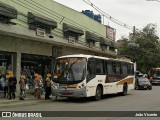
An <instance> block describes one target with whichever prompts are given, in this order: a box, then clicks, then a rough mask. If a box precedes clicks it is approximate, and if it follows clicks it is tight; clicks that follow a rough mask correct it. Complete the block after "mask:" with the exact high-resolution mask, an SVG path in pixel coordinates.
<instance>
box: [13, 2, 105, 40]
mask: <svg viewBox="0 0 160 120" xmlns="http://www.w3.org/2000/svg"><path fill="white" fill-rule="evenodd" d="M11 1H13V2H14V3H16V4H19V5H20V6H23V7H25V8H27V9H29V10H31V9H32V10H31V11H34V12H35V13H37V11H39V12H40V13H43V14H45V15H47V16H48V17H50V18H53V19H56V20H57V21H62V20H63V21H66V22H68V23H70V25H72V26H74V27H80V28H83V29H84V30H87V31H90V32H92V33H94V34H96V35H99V36H101V37H104V38H105V37H106V36H104V35H102V34H99V33H97V32H95V31H94V30H91V29H89V28H87V27H86V26H83V25H81V24H79V23H77V22H75V21H73V20H71V19H69V18H67V17H65V16H63V15H61V14H59V13H56V12H55V11H53V10H51V9H49V8H47V7H45V6H43V5H41V4H39V3H37V2H35V1H33V0H29V1H28V0H24V1H25V2H26V3H28V5H27V4H26V3H25V2H24V1H21V0H17V1H19V2H17V1H15V0H11ZM33 6H34V7H33ZM36 8H38V9H40V10H42V11H40V10H38V9H36ZM33 9H34V10H33ZM35 10H36V11H35ZM55 17H56V18H55ZM60 24H63V22H60Z"/></svg>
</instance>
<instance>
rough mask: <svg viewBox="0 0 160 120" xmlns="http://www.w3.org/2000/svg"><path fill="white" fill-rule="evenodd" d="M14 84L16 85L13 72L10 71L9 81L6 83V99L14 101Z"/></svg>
mask: <svg viewBox="0 0 160 120" xmlns="http://www.w3.org/2000/svg"><path fill="white" fill-rule="evenodd" d="M16 84H17V79H16V78H15V76H14V75H13V72H12V71H10V72H9V81H8V85H9V98H8V99H12V98H13V99H15V97H16V95H15V91H16Z"/></svg>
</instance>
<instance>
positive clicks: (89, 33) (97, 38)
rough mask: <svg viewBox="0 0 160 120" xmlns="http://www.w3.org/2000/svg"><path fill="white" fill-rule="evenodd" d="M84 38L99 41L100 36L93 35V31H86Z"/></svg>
mask: <svg viewBox="0 0 160 120" xmlns="http://www.w3.org/2000/svg"><path fill="white" fill-rule="evenodd" d="M86 40H87V41H94V42H99V41H100V37H99V36H98V35H95V34H94V33H91V32H89V31H86Z"/></svg>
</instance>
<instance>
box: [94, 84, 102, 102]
mask: <svg viewBox="0 0 160 120" xmlns="http://www.w3.org/2000/svg"><path fill="white" fill-rule="evenodd" d="M101 96H102V89H101V87H99V86H97V89H96V94H95V97H94V99H95V100H96V101H98V100H100V99H101Z"/></svg>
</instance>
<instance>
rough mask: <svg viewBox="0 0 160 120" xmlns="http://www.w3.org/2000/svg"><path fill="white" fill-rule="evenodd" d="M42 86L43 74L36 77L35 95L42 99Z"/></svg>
mask: <svg viewBox="0 0 160 120" xmlns="http://www.w3.org/2000/svg"><path fill="white" fill-rule="evenodd" d="M42 87H43V81H42V76H41V75H38V76H37V77H36V78H35V97H36V98H37V99H41V94H42Z"/></svg>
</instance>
